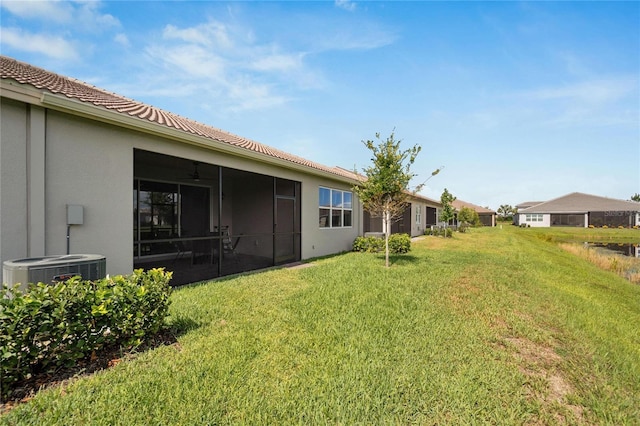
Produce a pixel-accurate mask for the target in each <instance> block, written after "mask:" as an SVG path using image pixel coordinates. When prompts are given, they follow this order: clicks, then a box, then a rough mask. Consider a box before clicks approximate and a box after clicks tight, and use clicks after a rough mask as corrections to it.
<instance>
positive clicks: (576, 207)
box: [514, 192, 640, 228]
mask: <svg viewBox="0 0 640 426" xmlns="http://www.w3.org/2000/svg"><path fill="white" fill-rule="evenodd" d="M517 207H518V213H517V214H516V215H514V224H515V225H520V226H531V227H550V226H573V227H584V228H586V227H589V226H594V227H598V228H599V227H602V226H608V227H610V228H613V227H615V228H617V227H619V226H622V227H625V228H631V227H633V226H640V203H636V202H634V201H624V200H618V199H615V198H607V197H600V196H597V195H590V194H583V193H580V192H573V193H571V194H567V195H563V196H562V197H558V198H554V199H553V200H550V201H542V202H526V203H520V204H518V206H517Z"/></svg>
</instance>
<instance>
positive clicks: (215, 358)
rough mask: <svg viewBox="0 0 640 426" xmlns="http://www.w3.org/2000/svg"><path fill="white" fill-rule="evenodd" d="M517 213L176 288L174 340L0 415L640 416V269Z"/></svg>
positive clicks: (159, 418)
mask: <svg viewBox="0 0 640 426" xmlns="http://www.w3.org/2000/svg"><path fill="white" fill-rule="evenodd" d="M528 231H530V229H525V230H523V229H518V228H515V227H504V229H497V228H496V229H481V230H473V231H472V232H471V233H469V234H456V237H455V238H454V239H448V240H444V239H441V238H436V237H428V238H425V239H423V240H421V241H419V242H416V243H414V245H413V250H412V252H411V253H410V254H409V255H405V256H400V257H396V258H393V259H392V260H393V266H392V267H391V268H390V269H388V270H387V269H385V268H384V267H383V264H384V259H383V257H382V256H378V255H371V254H355V253H349V254H346V255H342V256H336V257H333V258H328V259H323V260H319V261H317V262H316V265H315V266H313V267H310V268H305V269H297V270H291V269H287V270H278V271H270V272H265V273H260V274H254V275H248V276H243V277H238V278H233V279H228V280H223V281H218V282H215V283H212V284H208V285H200V286H193V287H189V288H183V289H180V290H178V291H176V292H175V293H174V296H173V307H172V313H173V317H172V320H173V321H176V322H179V323H180V324H182V325H183V326H184V327H188V328H189V331H188V332H186V333H185V334H183V335H182V336H181V337H180V338H179V342H178V344H176V345H172V346H168V347H162V348H158V349H156V350H154V351H150V352H148V353H144V354H141V355H140V356H138V357H137V358H136V359H133V360H131V361H127V362H122V363H120V364H118V365H117V366H116V367H114V368H112V369H109V370H107V371H104V372H102V373H99V374H96V375H95V376H93V377H90V378H85V379H81V380H77V381H74V382H71V383H68V384H67V385H65V386H63V387H61V388H57V389H52V390H48V391H45V392H41V393H40V394H39V395H38V396H37V397H36V398H34V399H33V400H32V401H30V402H29V403H28V404H25V405H22V406H20V407H18V408H17V409H14V410H13V411H12V412H11V413H9V414H8V415H5V416H4V417H2V418H0V423H4V422H6V423H9V424H11V423H19V424H29V423H31V424H43V422H44V423H45V424H56V423H60V424H86V423H91V424H127V425H133V424H150V423H153V424H213V423H234V424H238V423H247V424H260V423H287V424H289V423H305V424H308V423H343V424H353V423H386V424H389V423H402V424H407V423H418V424H420V423H427V424H436V423H437V424H446V423H448V424H469V423H493V424H496V423H498V424H521V423H542V424H556V423H558V422H564V423H577V424H590V423H612V424H637V423H640V408H639V407H640V404H638V395H640V382H639V381H638V377H640V332H639V329H638V324H640V286H634V285H631V284H629V283H627V282H626V281H625V280H623V279H622V278H619V277H617V276H615V275H613V274H612V273H609V272H604V271H600V270H598V269H597V268H596V267H594V266H592V265H591V264H589V263H587V262H586V261H583V260H581V259H578V258H577V257H575V256H573V255H571V254H569V253H566V252H564V251H562V250H561V249H559V248H558V247H556V246H555V245H554V244H552V243H549V242H546V241H544V239H545V238H540V235H538V234H537V233H530V232H528Z"/></svg>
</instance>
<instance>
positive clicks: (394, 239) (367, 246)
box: [353, 234, 411, 254]
mask: <svg viewBox="0 0 640 426" xmlns="http://www.w3.org/2000/svg"><path fill="white" fill-rule="evenodd" d="M384 245H385V244H384V238H379V237H373V236H371V237H357V238H356V239H355V240H354V241H353V251H359V252H367V253H378V252H381V251H384ZM409 250H411V237H409V235H408V234H391V235H389V253H394V254H399V253H407V252H409Z"/></svg>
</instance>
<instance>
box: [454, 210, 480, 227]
mask: <svg viewBox="0 0 640 426" xmlns="http://www.w3.org/2000/svg"><path fill="white" fill-rule="evenodd" d="M458 222H462V223H464V224H465V225H470V226H479V225H480V216H479V215H478V212H476V211H475V210H474V209H472V208H470V207H462V208H461V209H460V211H459V212H458Z"/></svg>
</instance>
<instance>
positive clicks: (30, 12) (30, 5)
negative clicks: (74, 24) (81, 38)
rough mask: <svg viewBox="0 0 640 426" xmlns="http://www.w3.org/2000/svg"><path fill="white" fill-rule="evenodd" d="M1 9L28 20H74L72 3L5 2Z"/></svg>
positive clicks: (20, 0)
mask: <svg viewBox="0 0 640 426" xmlns="http://www.w3.org/2000/svg"><path fill="white" fill-rule="evenodd" d="M0 5H1V7H2V8H3V9H5V10H7V11H8V12H9V13H11V14H12V15H15V16H18V17H20V18H26V19H42V20H47V21H53V22H57V23H63V24H65V23H69V22H71V21H72V20H73V12H74V8H73V5H72V3H68V2H61V1H51V0H43V1H24V0H18V1H3V2H1V3H0Z"/></svg>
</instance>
